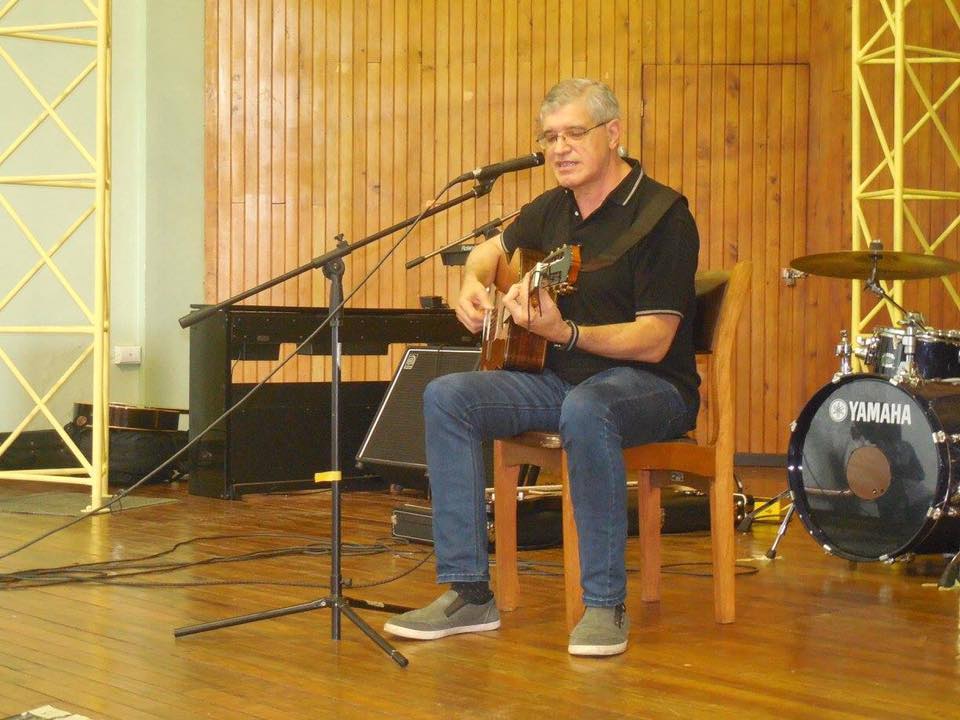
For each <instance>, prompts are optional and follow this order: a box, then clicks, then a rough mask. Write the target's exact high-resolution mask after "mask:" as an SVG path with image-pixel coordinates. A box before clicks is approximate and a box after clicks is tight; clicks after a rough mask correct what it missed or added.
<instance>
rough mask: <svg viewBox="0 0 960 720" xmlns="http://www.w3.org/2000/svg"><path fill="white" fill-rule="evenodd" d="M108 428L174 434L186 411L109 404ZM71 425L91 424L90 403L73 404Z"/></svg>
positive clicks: (79, 426)
mask: <svg viewBox="0 0 960 720" xmlns="http://www.w3.org/2000/svg"><path fill="white" fill-rule="evenodd" d="M108 412H109V417H108V420H107V422H108V427H110V428H112V429H114V430H156V431H160V432H176V431H177V429H178V427H179V424H180V416H181V415H185V414H186V413H187V411H186V410H176V409H173V408H155V407H134V406H133V405H121V404H119V403H110V408H109V411H108ZM73 423H74V425H76V426H77V427H78V428H82V427H86V426H87V425H91V424H92V423H93V405H92V404H91V403H74V404H73Z"/></svg>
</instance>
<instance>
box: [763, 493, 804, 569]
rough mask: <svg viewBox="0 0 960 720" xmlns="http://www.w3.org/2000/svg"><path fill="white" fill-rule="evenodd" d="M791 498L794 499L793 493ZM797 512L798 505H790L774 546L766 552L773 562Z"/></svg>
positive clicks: (778, 530) (774, 540)
mask: <svg viewBox="0 0 960 720" xmlns="http://www.w3.org/2000/svg"><path fill="white" fill-rule="evenodd" d="M790 497H791V498H793V493H792V492H791V493H790ZM796 510H797V505H796V503H795V502H794V503H790V507H788V508H787V514H786V515H784V516H783V521H782V522H781V523H780V527H778V528H777V536H776V537H775V538H774V539H773V545H771V546H770V549H769V550H767V552H766V556H767V558H768V559H770V560H773V559H774V558H775V557H776V556H777V548H778V547H780V541H781V540H783V536H784V535H785V534H786V532H787V526H788V525H789V524H790V521H791V520H793V514H794V513H795V512H796Z"/></svg>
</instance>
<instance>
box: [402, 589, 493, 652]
mask: <svg viewBox="0 0 960 720" xmlns="http://www.w3.org/2000/svg"><path fill="white" fill-rule="evenodd" d="M498 627H500V613H498V612H497V604H496V600H494V599H493V598H490V600H488V601H487V602H485V603H484V604H483V605H471V604H470V603H468V602H466V601H464V600H463V598H461V597H460V596H459V595H458V594H457V593H456V592H455V591H453V590H447V591H446V592H445V593H444V594H443V595H441V596H440V597H438V598H437V599H436V600H434V601H433V602H432V603H430V604H429V605H427V606H426V607H424V608H420V609H419V610H411V611H410V612H405V613H403V614H402V615H394V616H393V617H392V618H390V619H389V620H387V622H386V624H384V626H383V629H384V630H386V631H387V632H388V633H393V634H394V635H399V636H400V637H405V638H413V639H414V640H436V639H438V638H442V637H446V636H447V635H456V634H457V633H468V632H486V631H487V630H496V629H497V628H498Z"/></svg>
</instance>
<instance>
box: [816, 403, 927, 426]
mask: <svg viewBox="0 0 960 720" xmlns="http://www.w3.org/2000/svg"><path fill="white" fill-rule="evenodd" d="M830 418H831V419H832V420H833V421H834V422H838V423H839V422H843V421H844V420H850V422H867V423H879V424H882V425H912V424H913V423H912V420H911V419H910V406H909V405H908V404H906V403H891V402H872V401H871V402H866V401H863V400H834V401H833V402H832V403H830Z"/></svg>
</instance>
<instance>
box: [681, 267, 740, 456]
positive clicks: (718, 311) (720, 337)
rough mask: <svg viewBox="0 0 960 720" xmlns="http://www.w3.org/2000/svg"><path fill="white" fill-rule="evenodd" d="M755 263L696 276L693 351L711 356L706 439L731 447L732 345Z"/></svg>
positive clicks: (732, 415)
mask: <svg viewBox="0 0 960 720" xmlns="http://www.w3.org/2000/svg"><path fill="white" fill-rule="evenodd" d="M751 270H752V263H751V262H750V261H748V260H742V261H740V262H738V263H737V264H736V265H734V267H733V269H732V270H730V271H729V272H728V271H720V270H708V271H704V272H699V273H697V277H696V291H697V315H696V322H695V326H694V348H695V350H696V352H697V353H698V354H700V353H709V355H710V358H709V377H707V378H706V381H707V393H708V405H709V406H710V407H711V408H712V409H713V412H714V417H713V422H712V423H711V432H710V435H709V437H708V439H707V441H708V442H709V443H710V444H719V443H721V442H724V443H728V444H730V446H731V447H732V443H733V432H734V430H735V423H734V382H733V375H732V373H733V344H734V341H735V339H736V334H737V323H738V322H739V320H740V315H741V314H742V312H743V307H744V305H745V304H746V299H747V290H748V289H749V287H750V274H751Z"/></svg>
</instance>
